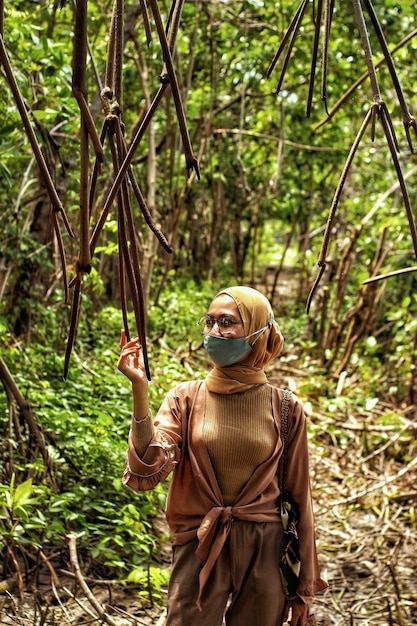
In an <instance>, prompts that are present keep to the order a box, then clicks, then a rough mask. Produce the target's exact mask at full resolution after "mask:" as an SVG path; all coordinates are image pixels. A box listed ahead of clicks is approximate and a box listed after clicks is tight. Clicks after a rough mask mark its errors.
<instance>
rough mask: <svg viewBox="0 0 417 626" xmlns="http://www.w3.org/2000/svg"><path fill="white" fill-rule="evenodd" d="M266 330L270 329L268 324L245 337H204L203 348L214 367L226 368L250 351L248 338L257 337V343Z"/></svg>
mask: <svg viewBox="0 0 417 626" xmlns="http://www.w3.org/2000/svg"><path fill="white" fill-rule="evenodd" d="M267 328H270V325H269V324H268V326H265V327H264V328H261V329H260V330H257V331H255V332H254V333H252V334H251V335H248V336H247V337H230V338H228V337H220V336H219V335H204V347H205V349H206V350H207V352H208V354H209V356H210V358H211V360H212V361H213V363H214V364H215V365H217V366H218V367H228V366H229V365H234V364H235V363H238V362H239V361H241V360H242V359H243V358H244V357H245V356H246V355H247V354H248V352H249V351H250V350H252V346H251V345H250V343H249V341H248V339H249V337H252V336H253V335H258V337H257V338H256V339H255V341H257V339H258V338H259V337H260V336H261V334H262V333H263V332H265V330H266V329H267ZM255 341H254V342H253V344H254V343H255ZM253 344H252V345H253Z"/></svg>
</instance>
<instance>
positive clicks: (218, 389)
mask: <svg viewBox="0 0 417 626" xmlns="http://www.w3.org/2000/svg"><path fill="white" fill-rule="evenodd" d="M224 294H226V295H228V296H230V297H231V298H233V300H234V301H235V303H236V306H237V308H238V310H239V313H240V316H241V318H242V322H243V327H244V330H245V335H246V336H248V335H250V334H251V333H254V332H256V331H257V330H260V329H262V328H264V327H265V326H268V328H267V330H265V331H264V332H263V333H261V334H260V335H259V336H258V338H257V339H256V341H255V342H254V343H253V344H252V349H251V350H250V351H249V353H248V354H247V355H246V356H245V357H244V358H243V359H242V360H241V361H239V363H236V364H234V365H230V366H229V367H217V366H216V367H214V369H212V370H211V371H210V372H209V373H208V375H207V377H206V384H207V388H208V389H209V391H213V392H214V393H228V394H229V393H239V392H243V391H247V390H248V389H250V388H251V387H253V386H254V385H261V384H264V383H266V382H267V377H266V374H265V369H266V367H267V366H268V365H269V364H270V363H271V362H272V361H273V360H274V359H275V358H276V357H277V356H278V355H279V354H280V352H281V350H282V347H283V345H284V337H283V335H282V333H281V331H280V328H279V326H278V324H277V323H276V322H275V321H274V314H273V311H272V308H271V305H270V303H269V300H268V299H267V298H266V297H265V296H264V295H263V294H261V293H260V292H259V291H257V290H256V289H252V288H251V287H242V286H239V287H229V288H228V289H224V290H223V291H220V292H219V293H218V294H217V295H216V296H215V298H214V299H216V298H217V297H218V296H220V295H224ZM249 341H250V340H249Z"/></svg>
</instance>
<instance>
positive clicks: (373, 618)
mask: <svg viewBox="0 0 417 626" xmlns="http://www.w3.org/2000/svg"><path fill="white" fill-rule="evenodd" d="M303 375H304V373H303V372H300V371H297V369H295V368H291V367H289V366H288V365H286V364H285V363H282V362H281V363H280V364H278V366H277V369H276V370H275V371H274V372H273V373H272V382H274V383H275V384H277V385H279V386H283V387H289V388H291V389H293V390H294V391H295V392H296V391H297V385H298V383H299V381H301V380H302V379H303ZM346 382H347V383H348V382H349V381H346ZM352 384H354V382H353V383H352ZM303 399H305V398H303ZM393 416H394V419H393ZM308 421H309V432H310V436H311V439H312V445H311V448H310V450H311V458H310V467H311V481H312V488H313V500H314V509H315V518H316V535H317V547H318V553H319V560H320V565H321V571H322V577H323V578H325V579H326V580H327V581H328V583H329V588H328V589H327V590H325V591H324V592H323V593H320V594H318V595H317V597H316V599H315V602H314V605H313V608H314V614H315V615H316V618H317V624H318V626H409V625H417V582H416V581H417V480H416V479H417V471H416V468H417V443H416V439H417V438H416V434H417V414H416V407H404V408H403V409H399V408H398V407H395V406H393V405H391V404H390V403H389V402H386V403H384V402H382V401H380V400H379V401H378V403H377V404H376V405H375V406H372V408H370V409H369V411H366V412H365V411H363V410H362V411H361V412H359V411H358V413H354V412H352V411H348V410H345V409H343V407H341V408H340V410H335V411H334V412H333V413H332V415H331V416H329V415H328V414H325V413H324V412H323V413H320V412H313V413H311V414H308ZM394 421H395V423H394ZM313 440H314V445H313ZM341 442H342V444H343V445H341ZM161 525H162V529H161V531H160V532H161V534H164V533H165V532H166V531H165V527H164V521H163V520H155V531H156V532H158V527H161ZM169 560H170V547H169V546H168V545H166V546H164V548H163V551H162V562H163V563H164V564H165V565H166V567H169ZM57 571H58V572H59V581H58V580H56V581H55V582H54V583H52V584H51V578H52V577H51V575H50V572H48V571H47V570H46V571H45V574H44V577H43V579H41V580H39V581H38V582H37V585H36V591H35V592H33V591H31V592H29V591H28V592H26V593H25V595H24V597H23V599H21V598H19V597H18V595H17V594H15V593H14V592H6V593H4V592H2V590H1V589H0V594H1V595H0V625H1V626H70V625H71V626H74V625H76V626H83V625H86V626H87V625H89V626H97V625H101V624H109V625H110V626H164V623H165V619H164V606H163V601H162V605H161V604H160V605H154V606H152V605H151V603H150V602H149V601H146V600H144V599H143V598H141V597H140V596H139V595H138V590H137V588H136V589H135V588H130V589H128V588H121V587H120V586H119V585H117V583H115V582H113V581H102V580H90V579H88V578H86V579H85V581H84V582H85V588H83V587H82V585H80V583H79V580H76V576H75V575H74V573H71V572H67V573H65V572H62V571H61V572H60V571H59V570H57ZM80 575H81V577H82V572H81V573H80ZM247 626H262V624H248V625H247Z"/></svg>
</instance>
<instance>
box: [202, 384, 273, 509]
mask: <svg viewBox="0 0 417 626" xmlns="http://www.w3.org/2000/svg"><path fill="white" fill-rule="evenodd" d="M203 439H204V443H205V445H206V447H207V450H208V453H209V456H210V460H211V463H212V465H213V469H214V472H215V474H216V477H217V481H218V483H219V486H220V489H221V492H222V495H223V500H224V504H225V505H226V506H230V505H232V504H233V503H234V502H235V501H236V498H237V497H238V495H239V493H240V492H241V491H242V488H243V487H244V485H245V484H246V483H247V481H248V480H249V478H250V477H251V475H252V473H253V472H254V470H255V469H256V468H257V467H258V465H260V464H261V463H263V462H264V461H266V460H267V459H268V458H269V457H270V456H271V454H272V453H273V451H274V449H275V445H276V440H277V432H276V429H275V422H274V418H273V415H272V390H271V387H270V386H269V385H267V384H264V385H256V386H255V387H253V389H250V390H249V391H245V392H244V393H233V394H217V393H212V392H210V391H208V390H206V410H205V415H204V422H203Z"/></svg>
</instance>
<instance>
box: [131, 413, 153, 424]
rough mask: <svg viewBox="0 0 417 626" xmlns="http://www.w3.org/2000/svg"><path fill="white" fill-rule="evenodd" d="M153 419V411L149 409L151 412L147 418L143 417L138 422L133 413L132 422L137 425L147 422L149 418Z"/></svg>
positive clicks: (147, 414)
mask: <svg viewBox="0 0 417 626" xmlns="http://www.w3.org/2000/svg"><path fill="white" fill-rule="evenodd" d="M150 417H151V410H150V409H149V411H148V412H147V413H146V415H145V417H142V419H140V420H137V419H136V417H135V416H134V415H133V413H132V420H133V421H134V422H135V423H136V424H141V423H142V422H144V421H145V420H147V419H148V418H150Z"/></svg>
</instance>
